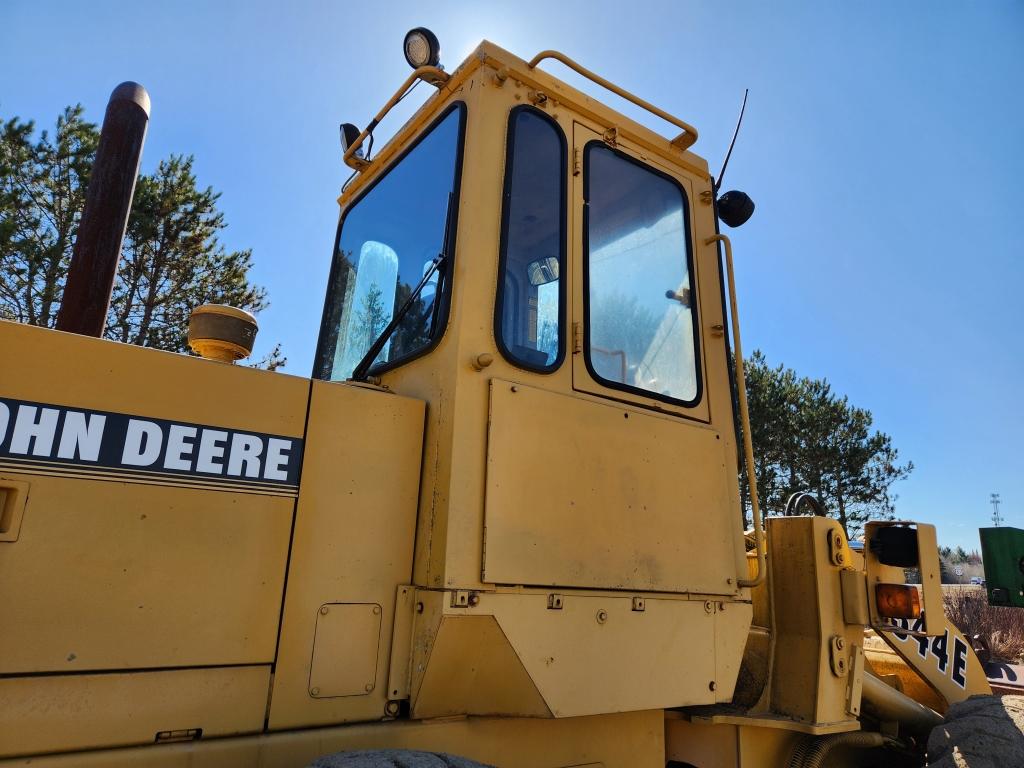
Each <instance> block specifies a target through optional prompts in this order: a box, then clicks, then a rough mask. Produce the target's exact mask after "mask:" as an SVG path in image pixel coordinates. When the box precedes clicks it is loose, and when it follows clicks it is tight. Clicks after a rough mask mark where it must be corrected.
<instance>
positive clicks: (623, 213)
mask: <svg viewBox="0 0 1024 768" xmlns="http://www.w3.org/2000/svg"><path fill="white" fill-rule="evenodd" d="M405 51H406V56H407V58H408V60H409V62H410V64H411V65H412V66H413V67H414V69H413V71H412V73H411V74H410V75H409V78H408V80H406V82H404V83H403V84H402V85H401V86H400V87H399V88H398V90H397V91H396V93H395V95H394V96H393V97H392V98H391V99H390V100H388V102H387V103H386V104H385V106H384V108H383V109H382V110H381V112H380V113H378V114H377V115H376V116H375V118H374V119H373V120H372V121H371V123H370V124H369V126H368V127H367V128H366V129H362V130H360V129H359V128H357V127H356V126H353V125H349V124H346V125H343V126H342V143H343V148H344V161H345V163H347V164H348V165H349V166H350V167H351V169H352V171H353V176H352V178H351V179H350V180H349V182H348V183H347V184H346V186H345V187H344V189H343V191H342V193H341V196H340V198H339V199H338V203H339V206H340V221H339V226H338V231H337V236H336V241H335V248H334V254H333V260H332V262H331V266H330V274H329V278H328V281H327V292H326V300H325V304H324V311H323V321H322V325H321V328H320V336H319V343H318V347H317V354H316V366H315V371H314V375H313V377H312V379H305V378H298V377H294V376H288V375H282V374H277V373H269V372H265V371H259V370H254V369H251V368H246V367H242V366H235V365H233V364H232V362H231V361H233V360H235V359H237V358H239V357H241V356H244V355H245V354H246V353H247V351H248V349H249V348H251V343H252V336H253V335H254V331H255V326H254V323H253V321H252V319H251V318H250V317H248V316H247V315H246V314H245V313H243V312H240V311H238V310H233V309H231V308H226V307H217V306H207V307H203V308H201V309H200V310H199V311H197V312H196V314H195V315H194V316H193V320H192V328H191V336H192V344H193V347H194V349H195V350H196V351H197V352H199V353H200V354H201V355H202V357H189V356H184V355H177V354H170V353H166V352H160V351H154V350H149V349H143V348H139V347H135V346H128V345H124V344H118V343H114V342H110V341H104V340H100V339H97V338H91V337H88V336H82V335H75V334H71V333H63V332H59V331H54V330H48V329H42V328H36V327H29V326H24V325H17V324H13V323H6V322H0V349H2V351H3V359H4V364H3V369H2V373H0V765H2V766H13V765H29V764H31V765H32V766H36V767H37V768H58V767H60V768H71V767H72V766H76V767H79V766H81V767H86V766H125V767H128V766H154V767H158V768H163V767H164V766H166V767H167V768H170V767H172V766H180V767H182V768H184V767H185V766H188V767H189V768H207V766H209V767H211V768H212V767H213V766H239V767H241V766H260V767H261V768H300V767H301V766H306V765H310V764H313V763H314V762H315V763H316V764H318V765H324V766H327V765H338V766H357V765H359V766H388V765H396V766H405V765H409V766H413V765H423V766H427V765H449V766H459V765H472V764H476V763H483V764H486V765H492V766H501V768H568V767H569V766H575V767H577V768H582V767H583V766H586V767H587V768H597V767H598V766H602V767H604V768H625V767H626V766H629V767H630V768H638V767H642V768H664V767H665V766H676V767H677V768H680V767H683V766H690V767H695V768H737V767H739V766H742V767H743V768H753V767H755V766H786V765H788V766H794V767H798V766H819V765H843V766H890V765H893V766H901V765H906V766H917V765H923V764H924V761H925V759H926V756H925V751H926V744H927V740H928V737H929V732H930V731H931V730H932V729H933V728H934V727H935V726H937V725H939V724H940V723H941V722H942V714H943V713H944V712H945V711H946V709H947V708H948V707H949V706H950V705H952V704H954V703H956V702H958V701H961V700H964V699H966V698H968V697H969V696H970V695H972V694H978V693H989V692H990V690H989V685H988V683H987V681H986V676H985V672H984V670H983V668H982V666H981V664H980V663H979V661H978V658H977V656H976V655H975V652H974V650H973V649H972V647H971V644H970V642H968V640H967V639H966V638H965V637H964V636H963V635H962V634H961V633H960V632H959V631H958V630H957V629H956V628H955V627H954V626H952V625H951V624H950V623H949V622H948V621H947V620H946V618H945V616H944V614H943V610H942V600H941V594H940V591H939V590H940V586H939V564H938V558H937V552H936V543H935V531H934V528H933V527H932V526H929V525H926V524H914V523H876V524H871V525H869V526H868V528H867V531H866V537H865V539H866V540H865V542H864V545H863V547H860V546H859V545H856V543H855V546H851V543H850V542H849V541H847V539H846V537H845V535H844V533H843V529H842V528H841V527H840V525H839V524H838V523H837V522H835V521H834V520H831V519H828V518H826V517H823V516H820V515H809V516H791V517H773V518H769V519H767V522H766V523H765V521H763V520H762V513H761V510H760V508H759V503H758V500H757V496H756V488H752V489H751V490H752V496H753V498H752V499H751V501H752V514H751V517H752V520H751V527H750V528H749V530H748V529H747V523H746V517H745V516H744V513H743V511H742V507H741V500H740V492H739V485H738V480H737V470H738V467H739V466H740V465H741V464H743V463H745V464H746V466H747V467H748V468H749V467H750V466H751V462H752V457H753V453H752V451H753V448H754V447H753V446H751V443H750V437H749V425H748V420H747V410H746V399H745V398H746V395H745V388H744V375H743V367H742V360H743V354H742V349H741V346H740V335H739V328H738V319H737V318H738V315H737V306H736V293H735V288H734V280H733V255H732V248H731V245H730V242H729V239H728V237H726V236H725V235H723V234H721V233H720V232H719V226H718V224H719V220H721V221H723V222H725V223H727V224H729V225H738V224H741V223H743V221H744V220H745V219H746V218H747V217H749V216H750V214H751V212H752V210H753V204H752V202H751V201H750V199H749V198H748V197H747V196H746V195H744V194H742V193H738V192H730V193H727V194H725V195H719V194H718V189H717V185H716V182H715V179H714V178H713V177H712V175H711V174H710V173H709V170H708V164H707V162H706V161H705V160H704V159H702V158H701V157H699V156H698V155H696V154H694V153H693V151H692V147H693V146H694V144H695V143H696V141H697V131H696V129H695V128H693V127H692V126H691V125H689V124H687V123H686V122H684V121H683V120H680V119H678V118H677V117H675V116H673V115H671V114H668V113H667V112H665V111H663V110H661V109H659V108H657V107H655V106H654V105H652V104H650V103H648V102H646V101H644V100H642V99H640V98H638V97H637V96H635V95H633V94H631V93H629V92H628V91H626V90H624V89H623V88H621V87H619V86H617V85H615V84H614V83H612V82H610V81H609V80H606V79H605V78H603V77H601V76H599V75H597V74H596V73H594V72H591V71H590V70H588V69H586V68H585V67H583V66H581V65H580V64H578V63H577V62H575V61H574V60H572V59H570V58H568V57H567V56H565V55H563V54H561V53H558V52H555V51H544V52H542V53H540V54H538V55H537V56H535V57H534V58H533V59H532V60H530V61H525V60H522V59H519V58H517V57H516V56H513V55H512V54H510V53H508V52H506V51H504V50H502V49H501V48H499V47H497V46H495V45H493V44H491V43H488V42H484V43H482V44H481V45H480V46H479V47H478V48H477V49H476V51H474V52H473V53H472V55H470V56H469V58H468V59H467V60H466V61H465V62H464V63H463V64H462V65H461V66H459V67H458V68H457V69H455V70H454V71H451V72H448V71H445V70H443V69H442V68H441V67H439V66H438V63H439V62H438V57H437V43H436V39H435V38H433V36H432V35H430V34H429V32H427V31H426V30H414V31H413V32H412V33H410V36H409V37H408V38H407V40H406V46H405ZM560 68H568V69H569V70H573V71H575V72H576V73H577V74H578V75H579V76H580V77H581V79H582V80H583V81H588V82H589V83H590V85H589V86H588V88H590V89H591V92H590V93H584V92H582V91H580V90H577V89H576V88H573V87H570V86H569V85H567V84H566V83H565V82H563V81H562V80H560V79H558V78H556V77H555V76H554V75H553V74H551V71H552V70H555V71H558V70H559V69H560ZM419 81H422V82H423V83H425V84H426V86H427V87H428V88H430V89H433V92H432V93H431V95H430V97H429V98H428V99H427V100H426V102H425V103H424V104H423V106H422V107H421V108H420V109H419V110H418V111H417V112H416V113H415V115H413V117H412V118H411V119H410V120H409V121H408V122H407V123H406V124H405V125H404V126H402V127H401V128H400V129H399V130H397V132H396V133H395V135H394V138H392V139H391V140H390V141H389V142H388V143H387V144H386V145H385V146H382V147H381V148H380V149H379V151H377V152H376V153H373V154H371V152H370V144H371V139H372V134H373V130H374V129H375V128H376V126H377V124H378V123H379V122H380V121H382V120H384V119H385V117H386V116H387V114H388V112H389V111H390V109H391V108H392V107H393V106H394V105H395V104H396V103H397V102H398V101H400V100H401V99H402V98H403V97H404V96H405V95H406V94H407V93H408V91H409V89H410V88H411V87H412V86H414V85H416V84H417V83H418V82H419ZM608 92H610V93H612V94H614V95H616V96H617V97H619V98H621V99H624V100H626V101H627V102H630V103H631V104H632V105H633V106H634V107H636V108H637V109H640V110H646V111H647V112H649V113H651V114H652V115H653V116H655V117H656V118H658V119H660V120H661V121H663V122H664V123H665V124H666V125H667V126H668V127H669V129H670V131H671V132H670V134H669V135H668V136H664V135H661V134H660V133H658V132H655V131H654V130H651V129H649V128H647V127H644V126H642V125H640V124H639V123H637V122H636V121H634V120H632V119H630V118H627V117H625V116H624V115H622V114H621V113H619V112H616V111H614V110H612V109H611V108H609V107H608V106H606V105H605V104H604V103H602V102H601V101H599V100H598V99H597V97H596V96H595V94H603V93H608ZM731 360H735V367H733V365H732V364H731V362H730V361H731ZM907 569H914V570H915V571H916V572H917V573H919V574H920V581H921V585H920V586H912V585H908V584H906V583H905V578H904V574H905V572H906V570H907Z"/></svg>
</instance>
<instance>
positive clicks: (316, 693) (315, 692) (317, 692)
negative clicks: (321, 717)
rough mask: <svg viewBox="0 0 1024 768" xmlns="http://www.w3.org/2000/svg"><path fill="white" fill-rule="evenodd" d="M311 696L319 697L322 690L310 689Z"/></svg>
mask: <svg viewBox="0 0 1024 768" xmlns="http://www.w3.org/2000/svg"><path fill="white" fill-rule="evenodd" d="M309 695H310V696H319V695H320V689H319V688H310V689H309Z"/></svg>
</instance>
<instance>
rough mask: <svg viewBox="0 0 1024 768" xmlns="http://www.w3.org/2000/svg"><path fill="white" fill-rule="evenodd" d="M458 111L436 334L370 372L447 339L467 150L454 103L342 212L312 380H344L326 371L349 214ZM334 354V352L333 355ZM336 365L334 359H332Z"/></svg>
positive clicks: (462, 118)
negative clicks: (333, 293) (340, 248)
mask: <svg viewBox="0 0 1024 768" xmlns="http://www.w3.org/2000/svg"><path fill="white" fill-rule="evenodd" d="M454 111H458V112H459V127H458V138H457V140H456V146H455V168H454V173H453V176H452V194H453V198H452V211H451V237H450V240H449V243H448V250H449V253H448V258H447V259H446V260H445V261H446V263H445V264H444V265H443V267H442V269H441V270H439V271H440V272H441V275H440V277H439V280H438V298H437V301H438V304H437V305H436V308H435V309H436V312H437V314H436V317H437V322H436V324H435V327H434V335H433V337H432V338H431V340H430V342H429V343H428V344H424V345H423V346H422V347H420V348H419V349H417V350H415V351H414V352H410V353H408V354H406V355H403V356H402V357H399V358H396V359H395V360H389V361H387V362H383V363H376V364H374V365H372V366H371V367H370V370H369V373H371V374H373V375H375V376H377V375H380V374H382V373H385V372H387V371H390V370H393V369H395V368H397V367H398V366H400V365H405V364H406V363H409V362H412V361H413V360H416V359H417V358H419V357H422V356H423V355H426V354H429V353H430V352H432V351H433V350H434V349H435V348H436V347H437V345H438V344H439V343H440V342H441V339H443V338H444V335H445V332H446V331H447V330H448V319H449V311H450V309H451V301H452V282H453V279H454V276H455V253H456V246H457V242H458V231H459V208H460V203H461V200H462V161H463V156H464V154H465V147H466V112H467V106H466V102H464V101H461V100H459V101H455V102H453V103H451V104H450V105H449V106H447V107H446V108H445V109H444V110H443V111H442V112H441V113H440V114H439V115H438V116H437V118H435V119H434V120H433V121H432V122H431V123H430V124H429V125H428V126H427V127H426V128H424V129H423V130H422V131H421V132H420V134H419V135H418V136H417V137H416V138H415V140H414V141H413V142H412V143H411V144H410V145H409V146H408V147H406V148H405V149H404V150H402V152H401V153H400V154H399V155H398V156H397V157H395V158H394V159H393V160H392V161H391V162H390V163H389V164H388V166H387V167H386V168H384V169H383V170H381V172H380V173H379V174H377V177H376V178H375V179H373V181H371V182H370V183H369V184H368V185H367V187H366V189H364V190H362V191H361V192H360V193H359V194H358V195H357V196H356V197H354V198H353V199H352V200H351V201H350V202H349V204H348V205H347V206H345V209H344V210H343V211H342V212H341V216H340V217H339V218H338V228H337V230H336V231H335V235H334V250H333V252H332V254H331V268H330V271H329V273H328V277H327V290H326V292H325V296H324V308H323V314H322V316H321V319H320V335H319V337H318V338H317V344H316V356H315V357H314V362H313V378H314V379H317V380H320V381H341V380H340V379H338V380H335V379H331V377H330V375H331V372H330V371H327V370H325V365H326V359H327V358H326V355H327V351H328V350H326V349H325V343H326V340H327V338H328V337H329V335H330V328H329V325H330V317H331V314H332V312H331V310H332V309H333V304H332V303H331V291H332V289H333V287H334V284H335V281H336V280H337V271H338V265H339V259H338V246H339V245H340V243H341V233H342V230H343V229H344V227H345V220H346V219H347V218H348V215H349V214H350V213H351V212H352V211H353V210H354V209H355V207H356V206H357V205H359V203H360V202H361V201H362V200H363V199H364V198H365V197H366V196H367V195H369V194H370V193H371V192H372V191H373V190H374V188H376V186H377V185H378V184H380V183H381V182H382V181H383V180H384V179H385V178H387V176H388V174H390V173H391V171H393V170H394V169H395V168H397V167H398V166H399V165H400V164H401V163H402V161H403V160H405V158H406V157H407V156H408V155H409V154H411V153H412V152H413V151H414V150H415V149H416V148H417V147H418V146H419V145H420V143H421V142H422V141H423V140H424V139H426V138H427V137H428V136H429V135H430V134H431V133H432V132H433V131H434V129H435V128H437V127H438V126H439V125H440V124H441V123H443V122H444V121H445V120H446V119H448V117H449V116H450V115H451V113H452V112H454ZM332 355H333V352H332ZM332 366H333V357H332Z"/></svg>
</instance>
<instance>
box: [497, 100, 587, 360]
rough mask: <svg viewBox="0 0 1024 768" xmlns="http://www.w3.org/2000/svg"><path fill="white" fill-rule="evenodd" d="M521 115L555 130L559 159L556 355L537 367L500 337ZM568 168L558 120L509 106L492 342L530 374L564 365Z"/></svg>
mask: <svg viewBox="0 0 1024 768" xmlns="http://www.w3.org/2000/svg"><path fill="white" fill-rule="evenodd" d="M523 113H529V114H532V115H535V116H537V117H540V118H541V119H542V120H544V121H545V122H547V123H548V124H549V125H550V126H551V127H552V128H554V130H555V135H556V136H557V137H558V141H559V150H560V160H561V175H560V177H559V201H560V206H559V211H558V215H559V222H560V224H561V243H560V247H559V251H558V259H559V270H560V272H559V277H558V354H557V355H556V356H555V359H554V360H552V361H551V362H550V363H548V364H547V365H543V366H538V365H530V364H529V363H527V362H525V361H523V360H520V359H519V358H517V357H516V356H515V355H513V354H512V351H511V350H509V349H508V347H507V346H506V344H505V340H504V336H503V333H502V318H503V312H502V310H503V309H504V301H505V298H506V296H505V268H506V266H507V264H508V225H509V215H510V208H511V206H510V205H509V201H510V196H511V194H512V179H513V173H514V171H515V167H514V162H513V159H514V155H515V146H516V145H515V137H516V122H517V120H518V118H519V115H521V114H523ZM568 168H569V144H568V140H567V139H566V136H565V131H563V130H562V126H561V125H559V124H558V121H557V120H555V119H554V118H553V117H551V116H550V115H548V114H547V113H545V112H544V111H542V110H540V109H537V108H536V107H533V106H531V105H529V104H521V105H519V106H517V107H513V108H512V109H511V110H509V117H508V122H507V130H506V132H505V169H504V170H505V178H504V181H503V183H502V190H501V229H500V234H499V240H498V280H497V283H498V285H497V289H496V292H495V297H494V343H495V346H497V348H498V351H499V352H500V353H501V356H502V357H503V358H504V359H505V360H506V361H507V362H508V363H510V364H511V365H514V366H516V367H517V368H522V369H523V370H526V371H531V372H532V373H540V374H545V375H546V374H551V373H555V372H556V371H557V370H558V369H559V368H561V367H562V363H564V362H565V348H566V337H567V333H566V303H567V302H568V288H567V284H568V282H569V280H568V277H569V245H568V243H569V225H568V223H569V222H568V215H569V205H568V196H569V192H568V190H569V179H568Z"/></svg>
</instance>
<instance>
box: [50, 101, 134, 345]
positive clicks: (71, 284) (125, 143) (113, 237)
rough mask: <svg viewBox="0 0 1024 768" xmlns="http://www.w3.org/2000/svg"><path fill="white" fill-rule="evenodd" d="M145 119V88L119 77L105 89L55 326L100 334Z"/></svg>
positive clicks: (122, 237)
mask: <svg viewBox="0 0 1024 768" xmlns="http://www.w3.org/2000/svg"><path fill="white" fill-rule="evenodd" d="M148 125H149V94H148V93H146V89H145V88H143V87H142V86H141V85H139V84H138V83H132V82H125V83H121V85H119V86H117V88H115V89H114V92H113V93H112V94H111V95H110V101H109V102H108V104H107V112H106V114H105V115H104V117H103V128H102V130H101V132H100V142H99V147H98V148H97V150H96V160H95V161H94V163H93V167H92V174H91V176H90V178H89V189H88V191H87V192H86V198H85V210H84V211H83V213H82V220H81V222H80V223H79V225H78V237H77V238H76V239H75V247H74V251H73V253H72V257H71V267H70V269H69V271H68V280H67V285H66V286H65V288H64V298H63V300H62V302H61V307H60V312H59V313H58V315H57V329H58V330H61V331H70V332H71V333H80V334H83V335H86V336H102V335H103V329H104V326H105V325H106V318H107V308H108V307H109V306H110V295H111V292H112V291H113V287H114V277H115V275H116V273H117V262H118V260H119V259H120V256H121V241H122V240H123V239H124V233H125V229H126V227H127V225H128V212H129V210H130V209H131V204H132V196H133V195H134V193H135V179H136V177H137V176H138V172H139V160H140V158H141V157H142V145H143V143H144V142H145V140H146V129H147V127H148Z"/></svg>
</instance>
